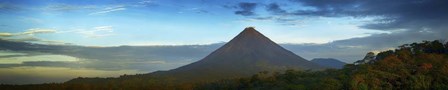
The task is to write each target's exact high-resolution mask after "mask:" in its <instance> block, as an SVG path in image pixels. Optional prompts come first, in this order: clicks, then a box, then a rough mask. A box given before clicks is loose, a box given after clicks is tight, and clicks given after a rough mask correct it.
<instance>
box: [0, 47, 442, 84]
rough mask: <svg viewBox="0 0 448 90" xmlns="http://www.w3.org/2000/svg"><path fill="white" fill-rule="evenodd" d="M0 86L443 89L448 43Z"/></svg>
mask: <svg viewBox="0 0 448 90" xmlns="http://www.w3.org/2000/svg"><path fill="white" fill-rule="evenodd" d="M0 88H1V89H2V90H10V89H25V90H26V89H29V90H49V89H51V90H54V89H65V90H101V89H114V90H116V89H139V90H141V89H151V90H173V89H176V90H178V89H185V90H235V89H241V90H308V89H310V90H341V89H351V90H370V89H372V90H379V89H380V90H381V89H403V90H422V89H423V90H425V89H431V90H443V89H447V88H448V42H444V41H440V40H434V41H423V42H416V43H411V44H404V45H401V46H398V48H397V49H395V50H388V51H383V52H380V53H378V54H377V55H376V58H375V59H374V60H372V61H369V62H368V63H364V64H356V65H355V64H348V65H345V66H344V68H342V69H327V70H323V71H311V70H305V71H296V70H286V71H284V72H260V73H258V74H256V75H253V76H251V77H243V78H238V79H226V80H219V81H207V82H179V81H176V80H175V79H173V78H170V77H156V76H151V75H150V74H139V75H122V76H120V77H118V78H93V79H92V78H89V79H85V78H81V77H80V78H76V79H73V80H70V81H68V82H65V83H47V84H34V85H0Z"/></svg>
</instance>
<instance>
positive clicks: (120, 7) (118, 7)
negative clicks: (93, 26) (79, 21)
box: [89, 5, 126, 15]
mask: <svg viewBox="0 0 448 90" xmlns="http://www.w3.org/2000/svg"><path fill="white" fill-rule="evenodd" d="M122 10H126V8H125V6H124V5H116V6H111V7H106V8H104V9H103V10H101V11H97V12H93V13H90V14H89V15H98V14H105V13H110V12H116V11H122Z"/></svg>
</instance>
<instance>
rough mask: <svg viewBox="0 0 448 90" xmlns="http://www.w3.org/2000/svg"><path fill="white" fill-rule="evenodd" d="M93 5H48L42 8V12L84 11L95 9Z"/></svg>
mask: <svg viewBox="0 0 448 90" xmlns="http://www.w3.org/2000/svg"><path fill="white" fill-rule="evenodd" d="M96 8H97V7H96V6H93V5H71V4H60V3H58V4H50V5H48V6H45V7H43V10H44V11H76V10H86V9H96Z"/></svg>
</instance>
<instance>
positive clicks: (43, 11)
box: [0, 0, 388, 46]
mask: <svg viewBox="0 0 448 90" xmlns="http://www.w3.org/2000/svg"><path fill="white" fill-rule="evenodd" d="M241 2H247V3H257V5H256V6H257V8H254V9H253V12H256V14H254V15H250V16H248V15H238V14H236V13H235V12H236V11H238V10H239V9H240V7H241V5H239V3H241ZM269 3H276V4H278V5H285V6H284V7H282V8H285V9H288V8H290V9H299V10H300V9H307V8H308V7H305V6H300V5H288V6H286V5H287V4H288V3H290V1H277V0H275V1H270V0H265V1H256V2H255V1H231V0H229V1H221V0H135V1H133V0H130V1H128V0H127V1H121V0H117V1H113V0H102V1H90V0H85V1H84V0H77V1H71V0H67V1H63V0H61V1H59V0H56V1H53V0H37V1H21V0H18V1H17V0H11V1H2V2H1V4H0V8H1V9H0V10H1V12H0V18H2V21H1V22H0V25H1V26H0V33H9V34H14V33H23V32H27V31H30V30H50V31H51V32H48V33H39V34H33V35H32V36H31V35H27V36H14V37H7V38H8V39H19V38H30V37H33V38H38V39H39V40H43V42H42V41H37V40H34V41H32V40H29V41H28V42H35V43H50V44H66V43H70V44H75V45H88V46H117V45H183V44H210V43H217V42H226V41H228V40H230V39H231V38H232V37H234V36H235V35H237V34H238V33H239V32H240V31H242V30H243V29H244V28H245V27H248V26H254V27H256V29H258V30H259V31H260V32H262V33H263V34H265V35H266V36H268V37H270V38H271V39H272V40H274V41H275V42H278V43H328V42H331V41H335V40H342V39H349V38H354V37H365V36H369V35H371V34H378V33H388V32H387V31H379V30H370V29H363V28H359V27H358V25H360V24H362V23H365V22H366V21H368V20H370V18H355V17H309V16H292V15H282V16H278V15H277V16H276V15H273V14H271V13H269V11H268V10H265V9H264V8H266V7H268V5H267V4H269ZM260 18H266V19H260ZM267 18H269V19H267ZM279 20H284V21H279ZM48 41H51V42H48Z"/></svg>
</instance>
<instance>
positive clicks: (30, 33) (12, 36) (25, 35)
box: [0, 28, 66, 44]
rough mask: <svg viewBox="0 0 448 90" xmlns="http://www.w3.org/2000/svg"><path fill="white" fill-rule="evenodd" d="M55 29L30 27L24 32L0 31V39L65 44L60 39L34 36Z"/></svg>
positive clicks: (52, 31) (51, 31) (53, 31)
mask: <svg viewBox="0 0 448 90" xmlns="http://www.w3.org/2000/svg"><path fill="white" fill-rule="evenodd" d="M56 32H57V30H54V29H45V28H31V29H28V30H27V31H25V32H18V33H0V39H4V40H9V41H17V42H35V43H44V44H66V43H64V42H62V41H54V40H45V39H41V38H38V37H36V36H35V34H45V33H56Z"/></svg>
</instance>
